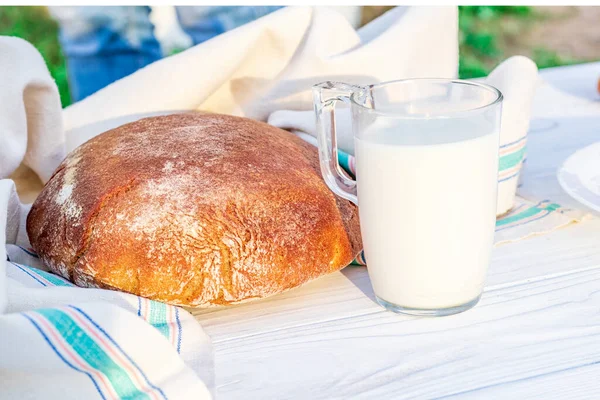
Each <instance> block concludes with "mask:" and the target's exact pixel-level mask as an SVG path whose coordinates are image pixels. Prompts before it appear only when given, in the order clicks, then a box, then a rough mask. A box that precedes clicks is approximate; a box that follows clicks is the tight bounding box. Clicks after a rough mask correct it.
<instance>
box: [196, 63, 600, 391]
mask: <svg viewBox="0 0 600 400" xmlns="http://www.w3.org/2000/svg"><path fill="white" fill-rule="evenodd" d="M541 75H542V77H543V78H544V79H545V80H546V81H547V82H550V83H551V84H552V85H554V86H555V87H558V88H560V89H562V90H565V91H567V92H569V93H570V95H568V96H559V95H556V92H555V91H554V90H553V89H552V87H551V86H550V85H549V84H543V85H542V86H541V87H540V88H539V89H538V92H537V94H536V100H535V104H534V120H533V122H532V129H531V132H530V136H529V145H528V149H529V150H528V162H527V165H526V169H525V175H524V180H523V182H524V185H523V187H522V188H521V189H520V193H521V194H522V195H524V196H525V197H528V196H529V197H534V198H538V199H541V198H548V199H552V200H553V201H555V202H558V203H562V204H566V205H569V206H575V207H580V208H582V207H581V206H580V205H579V204H578V203H575V202H574V201H573V200H571V199H570V198H569V197H568V196H567V195H566V194H564V193H563V191H562V190H561V188H560V187H559V186H558V182H557V180H556V175H555V173H556V169H557V167H558V166H559V165H560V163H561V162H562V161H563V160H564V159H565V158H566V157H567V156H568V155H570V154H571V153H572V152H573V151H575V150H576V149H578V148H580V147H583V146H585V145H587V144H589V143H592V142H594V141H598V140H600V96H597V95H596V93H595V91H594V88H595V84H596V82H597V79H598V78H599V77H600V63H593V64H586V65H584V66H576V67H566V68H555V69H551V70H546V71H543V72H542V73H541ZM196 315H197V318H198V320H199V321H200V323H201V324H202V326H203V327H204V329H205V330H206V332H207V333H208V334H209V335H210V336H211V337H212V339H213V342H214V345H215V365H216V366H215V368H216V371H215V373H216V390H217V396H218V398H219V399H251V398H261V399H284V398H285V399H287V398H297V399H331V398H365V399H373V398H393V399H404V398H438V397H453V398H461V399H481V398H486V399H488V398H510V399H515V398H532V397H533V396H535V398H543V399H547V398H561V399H562V398H569V399H571V398H581V399H593V398H600V219H591V220H588V221H585V222H583V223H580V224H576V225H572V226H569V227H566V228H563V229H560V230H557V231H555V232H553V233H551V234H547V235H544V236H538V237H534V238H531V239H526V240H522V241H520V242H517V243H513V244H507V245H504V246H500V247H498V248H496V249H495V250H494V253H493V260H492V265H491V267H490V272H489V278H488V283H487V286H486V289H485V292H484V295H483V297H482V299H481V302H480V303H479V305H477V306H476V307H475V308H474V309H472V310H470V311H468V312H465V313H462V314H458V315H454V316H450V317H444V318H417V317H409V316H402V315H396V314H393V313H390V312H386V311H384V310H383V309H382V308H381V307H379V306H378V305H376V304H375V302H374V297H373V292H372V289H371V287H370V283H369V278H368V276H367V271H366V269H364V268H359V267H348V268H346V269H344V270H343V271H341V272H339V273H335V274H332V275H329V276H326V277H323V278H321V279H318V280H317V281H315V282H312V283H310V284H308V285H305V286H303V287H301V288H298V289H295V290H292V291H290V292H288V293H285V294H282V295H279V296H275V297H273V298H270V299H266V300H263V301H259V302H257V303H254V304H248V305H242V306H237V307H231V308H227V309H222V310H212V311H211V310H208V311H206V310H205V311H199V312H197V313H196Z"/></svg>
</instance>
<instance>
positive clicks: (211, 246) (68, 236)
mask: <svg viewBox="0 0 600 400" xmlns="http://www.w3.org/2000/svg"><path fill="white" fill-rule="evenodd" d="M27 232H28V233H29V238H30V240H31V244H32V246H33V248H34V249H35V250H36V251H37V252H38V254H39V255H40V257H41V259H42V261H43V262H44V263H45V264H46V265H47V266H48V267H49V268H50V269H51V270H52V271H54V272H56V273H58V274H60V275H62V276H64V277H65V278H68V279H70V280H72V281H73V282H74V283H75V284H77V285H79V286H84V287H101V288H108V289H116V290H122V291H125V292H129V293H133V294H137V295H141V296H145V297H148V298H151V299H155V300H159V301H164V302H167V303H170V304H177V305H185V306H210V305H226V304H233V303H239V302H242V301H246V300H251V299H258V298H263V297H267V296H270V295H273V294H276V293H280V292H282V291H285V290H287V289H290V288H293V287H296V286H299V285H301V284H303V283H305V282H308V281H310V280H312V279H314V278H317V277H319V276H321V275H323V274H327V273H330V272H333V271H337V270H339V269H341V268H342V267H344V266H345V265H347V264H348V263H350V262H351V261H352V259H353V258H354V257H355V256H356V254H357V253H358V252H359V251H360V249H361V238H360V229H359V221H358V213H357V209H356V207H355V206H354V205H353V204H351V203H349V202H347V201H345V200H342V199H339V198H336V197H335V196H334V195H333V194H332V193H331V192H330V191H329V189H328V188H327V187H326V185H325V183H324V182H323V180H322V178H321V175H320V172H319V162H318V156H317V152H316V149H315V148H314V147H313V146H311V145H310V144H307V143H305V142H303V141H302V140H300V139H298V138H297V137H296V136H294V135H292V134H290V133H288V132H286V131H283V130H281V129H278V128H275V127H272V126H270V125H267V124H265V123H262V122H258V121H253V120H250V119H246V118H239V117H232V116H226V115H218V114H191V113H190V114H175V115H168V116H162V117H152V118H145V119H142V120H140V121H137V122H133V123H130V124H126V125H123V126H121V127H119V128H116V129H113V130H111V131H108V132H105V133H103V134H101V135H99V136H97V137H95V138H93V139H91V140H90V141H88V142H86V143H85V144H83V145H82V146H80V147H79V148H77V149H76V150H74V151H73V152H72V153H71V154H69V156H68V157H67V158H66V159H65V160H64V161H63V163H62V164H61V165H60V166H59V168H58V169H57V171H56V172H55V174H54V176H53V177H52V178H51V179H50V181H49V182H48V183H47V184H46V186H45V187H44V189H43V190H42V193H41V194H40V195H39V197H38V198H37V200H36V201H35V203H34V204H33V207H32V209H31V212H30V214H29V216H28V218H27Z"/></svg>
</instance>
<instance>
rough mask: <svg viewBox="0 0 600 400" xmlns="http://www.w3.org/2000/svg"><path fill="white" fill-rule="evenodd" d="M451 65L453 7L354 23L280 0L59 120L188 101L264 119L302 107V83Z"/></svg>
mask: <svg viewBox="0 0 600 400" xmlns="http://www.w3.org/2000/svg"><path fill="white" fill-rule="evenodd" d="M433 49H435V51H434V50H433ZM457 69H458V13H457V9H456V7H397V8H394V9H392V10H391V11H389V12H387V13H386V14H384V15H383V16H381V17H380V18H378V19H377V20H375V21H373V22H371V23H370V24H368V25H366V26H364V27H363V28H361V29H359V30H358V31H355V30H354V29H353V28H352V27H351V26H350V24H349V23H348V22H347V20H346V19H345V18H344V16H342V15H340V14H339V13H337V12H336V11H334V10H331V9H328V8H318V7H317V8H304V7H288V8H284V9H281V10H279V11H277V12H274V13H272V14H270V15H268V16H266V17H264V18H261V19H259V20H257V21H254V22H252V23H250V24H247V25H245V26H242V27H240V28H238V29H235V30H233V31H229V32H227V33H225V34H223V35H220V36H218V37H216V38H214V39H212V40H210V41H208V42H205V43H203V44H201V45H199V46H196V47H192V48H191V49H188V50H187V51H184V52H182V53H179V54H177V55H175V56H172V57H168V58H165V59H163V60H161V61H159V62H156V63H154V64H151V65H149V66H147V67H146V68H143V69H141V70H139V71H137V72H136V73H134V74H132V75H131V76H129V77H127V78H125V79H122V80H120V81H118V82H115V83H113V84H112V85H110V86H108V87H106V88H104V89H102V90H100V91H99V92H97V93H96V94H94V95H93V96H90V97H88V98H87V99H84V100H83V101H81V102H79V103H77V104H74V105H72V106H71V107H68V108H67V109H66V110H65V113H64V116H65V127H66V129H67V130H70V129H73V128H77V127H80V126H83V125H87V124H91V123H94V122H96V121H99V120H103V119H107V118H114V117H119V116H123V115H130V114H138V113H147V112H156V111H166V110H190V109H201V110H204V111H214V112H219V113H225V114H233V115H240V116H246V117H250V118H255V119H260V120H263V121H266V120H267V118H268V116H269V115H270V114H271V113H272V112H273V111H276V110H282V109H284V110H309V109H312V96H311V91H310V89H311V86H312V85H313V84H315V83H318V82H321V81H324V80H338V81H344V82H348V83H356V84H368V83H374V82H379V81H386V80H393V79H399V78H408V77H427V76H437V77H448V78H451V77H455V76H456V73H457ZM100 111H101V112H100Z"/></svg>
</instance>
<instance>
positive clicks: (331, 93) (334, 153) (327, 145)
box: [313, 82, 363, 205]
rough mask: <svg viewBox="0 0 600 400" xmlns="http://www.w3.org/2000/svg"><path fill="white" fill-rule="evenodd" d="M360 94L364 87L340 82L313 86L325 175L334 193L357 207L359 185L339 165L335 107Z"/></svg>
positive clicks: (323, 173) (318, 137)
mask: <svg viewBox="0 0 600 400" xmlns="http://www.w3.org/2000/svg"><path fill="white" fill-rule="evenodd" d="M360 90H363V88H361V87H360V86H354V85H349V84H347V83H340V82H323V83H319V84H317V85H314V86H313V103H314V107H315V114H316V117H317V143H318V145H319V163H320V165H321V174H322V175H323V179H324V180H325V183H326V184H327V186H328V187H329V189H331V191H332V192H333V193H335V194H337V195H338V196H340V197H342V198H344V199H346V200H349V201H351V202H352V203H354V204H356V205H358V197H357V196H356V181H355V180H354V179H351V178H350V177H348V176H347V175H346V174H344V173H343V172H342V168H341V167H340V165H339V163H338V148H337V137H336V136H337V135H336V129H335V106H336V104H337V103H338V102H339V101H342V102H344V103H350V96H351V95H352V94H353V93H354V92H356V91H360Z"/></svg>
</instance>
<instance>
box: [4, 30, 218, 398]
mask: <svg viewBox="0 0 600 400" xmlns="http://www.w3.org/2000/svg"><path fill="white" fill-rule="evenodd" d="M0 66H2V73H1V74H0V89H1V91H0V129H1V130H2V134H1V135H0V240H1V241H2V243H5V245H4V246H0V382H1V384H0V398H3V399H4V398H5V399H26V398H28V399H31V398H35V399H40V398H44V399H83V398H85V399H92V398H105V399H109V398H134V397H135V398H143V397H148V398H176V399H186V398H189V399H192V398H193V399H203V398H204V399H206V398H210V397H211V394H210V392H209V389H208V388H209V387H210V388H211V389H213V385H214V370H213V354H212V344H211V342H210V339H209V338H208V336H207V335H206V334H205V333H204V332H203V331H202V329H201V327H200V326H199V325H198V323H197V322H196V320H195V319H194V318H193V317H192V316H191V315H190V314H189V313H188V312H186V311H184V310H182V309H179V308H177V307H173V306H168V305H165V304H162V303H158V302H155V301H150V300H147V299H143V298H141V297H137V296H133V295H129V294H125V293H119V292H114V291H108V290H101V289H81V288H76V287H73V285H72V284H71V283H69V282H67V281H65V280H64V279H62V278H60V277H58V276H56V275H53V274H50V273H48V272H45V271H44V267H43V265H42V264H41V263H40V261H39V260H38V259H37V257H36V256H35V255H34V253H32V252H31V250H30V249H28V246H29V241H28V239H27V233H26V230H25V218H26V216H27V213H28V211H29V206H25V205H23V204H21V202H20V201H19V197H18V196H17V193H16V191H15V185H14V182H13V181H12V180H10V179H2V178H6V177H7V176H8V175H10V174H12V173H14V172H15V171H16V169H17V168H18V167H19V166H21V167H27V168H29V169H31V170H33V171H34V172H35V173H37V174H38V177H39V179H41V180H42V181H46V180H48V179H49V178H50V176H51V174H52V172H53V171H54V169H55V168H56V166H57V165H58V163H60V161H61V160H62V158H63V157H64V154H65V150H64V149H65V141H64V132H63V130H62V118H61V107H60V101H59V97H58V91H57V88H56V85H55V84H54V82H53V80H52V79H51V78H50V74H49V73H48V70H47V68H46V66H45V64H44V60H43V59H42V57H41V56H40V54H39V53H38V52H37V50H35V48H34V47H33V46H31V45H30V44H29V43H27V42H25V41H23V40H21V39H17V38H11V37H0Z"/></svg>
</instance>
